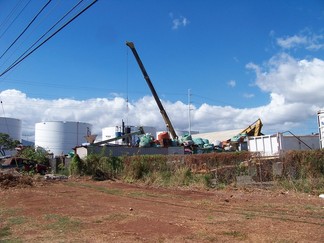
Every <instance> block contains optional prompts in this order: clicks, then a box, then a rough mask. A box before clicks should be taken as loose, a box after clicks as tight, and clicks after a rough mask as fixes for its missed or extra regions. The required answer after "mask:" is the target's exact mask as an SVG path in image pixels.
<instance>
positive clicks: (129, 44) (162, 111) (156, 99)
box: [126, 41, 178, 139]
mask: <svg viewBox="0 0 324 243" xmlns="http://www.w3.org/2000/svg"><path fill="white" fill-rule="evenodd" d="M126 45H127V46H128V47H129V48H130V49H131V50H132V52H133V54H134V56H135V59H136V61H137V63H138V65H139V67H140V69H141V71H142V73H143V76H144V79H145V80H146V83H147V84H148V86H149V88H150V90H151V92H152V94H153V97H154V99H155V102H156V104H157V105H158V107H159V109H160V112H161V115H162V117H163V120H164V122H165V125H166V127H167V128H168V129H169V131H170V133H171V136H172V138H173V139H177V138H178V136H177V134H176V132H175V130H174V128H173V126H172V123H171V121H170V119H169V117H168V115H167V113H166V111H165V110H164V107H163V105H162V103H161V101H160V99H159V97H158V95H157V93H156V91H155V88H154V86H153V84H152V82H151V79H150V77H149V76H148V74H147V72H146V70H145V68H144V65H143V63H142V61H141V59H140V57H139V55H138V53H137V51H136V49H135V45H134V43H133V42H128V41H127V42H126Z"/></svg>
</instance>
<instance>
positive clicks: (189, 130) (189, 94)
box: [188, 89, 191, 135]
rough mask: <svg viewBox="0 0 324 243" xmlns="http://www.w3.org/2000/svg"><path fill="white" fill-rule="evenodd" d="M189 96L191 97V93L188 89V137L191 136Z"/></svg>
mask: <svg viewBox="0 0 324 243" xmlns="http://www.w3.org/2000/svg"><path fill="white" fill-rule="evenodd" d="M190 96H191V93H190V89H188V122H189V129H188V132H189V135H191V117H190V115H191V114H190V110H191V109H190V103H191V101H190Z"/></svg>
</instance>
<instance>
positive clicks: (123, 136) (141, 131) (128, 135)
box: [93, 127, 144, 145]
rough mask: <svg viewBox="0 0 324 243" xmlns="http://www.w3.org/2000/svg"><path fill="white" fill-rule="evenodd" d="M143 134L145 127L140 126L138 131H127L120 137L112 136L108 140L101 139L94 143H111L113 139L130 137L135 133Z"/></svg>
mask: <svg viewBox="0 0 324 243" xmlns="http://www.w3.org/2000/svg"><path fill="white" fill-rule="evenodd" d="M141 134H144V129H143V127H139V128H138V131H136V132H131V133H126V134H124V135H122V136H119V137H115V138H110V139H107V140H103V141H100V142H96V143H93V145H102V144H107V143H110V142H113V141H117V140H120V139H124V138H129V137H131V136H133V135H141Z"/></svg>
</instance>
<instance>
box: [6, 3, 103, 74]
mask: <svg viewBox="0 0 324 243" xmlns="http://www.w3.org/2000/svg"><path fill="white" fill-rule="evenodd" d="M97 1H98V0H94V1H93V2H92V3H91V4H89V5H88V6H87V7H86V8H84V9H83V10H82V11H81V12H79V13H78V14H77V15H75V16H74V17H73V18H72V19H70V20H69V21H68V22H67V23H65V24H64V25H63V26H62V27H60V28H59V29H58V30H56V31H55V32H54V33H53V34H51V35H50V36H49V37H48V38H46V39H45V40H44V41H43V42H42V43H40V44H39V45H38V46H37V47H35V48H34V49H33V50H32V51H30V52H29V53H28V54H26V55H25V56H24V57H22V58H21V59H20V60H18V59H17V60H16V61H15V62H14V63H13V64H12V65H10V66H9V67H8V68H7V69H6V70H5V71H3V72H2V73H1V74H0V77H2V76H3V75H4V74H5V73H7V72H8V71H10V70H11V69H12V68H14V67H15V66H17V65H18V64H19V63H20V62H22V61H23V60H24V59H25V58H27V57H28V56H29V55H31V54H32V53H33V52H34V51H36V50H37V49H38V48H39V47H41V46H42V45H43V44H45V43H46V42H47V41H48V40H50V39H51V38H52V37H53V36H55V35H56V34H57V33H58V32H60V31H61V30H62V29H63V28H65V27H66V26H67V25H69V24H70V23H71V22H72V21H73V20H75V19H76V18H77V17H79V16H80V15H81V14H82V13H84V12H85V11H86V10H88V9H89V8H90V7H91V6H92V5H93V4H95V3H96V2H97Z"/></svg>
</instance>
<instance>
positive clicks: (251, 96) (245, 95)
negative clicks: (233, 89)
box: [243, 93, 254, 99]
mask: <svg viewBox="0 0 324 243" xmlns="http://www.w3.org/2000/svg"><path fill="white" fill-rule="evenodd" d="M243 97H244V98H247V99H251V98H253V97H254V94H248V93H244V94H243Z"/></svg>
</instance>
